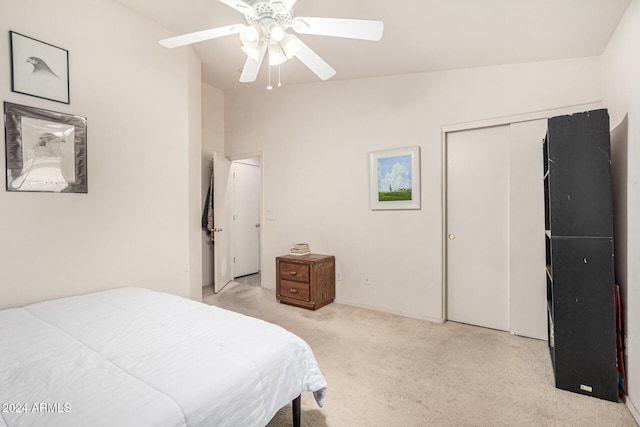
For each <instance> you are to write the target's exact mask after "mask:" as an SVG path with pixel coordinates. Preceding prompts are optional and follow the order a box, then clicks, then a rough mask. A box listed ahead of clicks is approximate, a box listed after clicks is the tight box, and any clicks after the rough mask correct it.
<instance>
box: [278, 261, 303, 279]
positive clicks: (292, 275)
mask: <svg viewBox="0 0 640 427" xmlns="http://www.w3.org/2000/svg"><path fill="white" fill-rule="evenodd" d="M280 278H281V279H282V280H293V281H296V282H305V283H309V266H308V265H306V264H289V263H286V262H281V263H280Z"/></svg>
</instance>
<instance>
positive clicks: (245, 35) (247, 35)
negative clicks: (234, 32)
mask: <svg viewBox="0 0 640 427" xmlns="http://www.w3.org/2000/svg"><path fill="white" fill-rule="evenodd" d="M261 39H262V27H261V26H260V25H258V24H254V25H248V26H246V27H245V28H244V29H243V30H242V31H241V32H240V40H241V41H242V44H243V45H244V46H247V45H249V46H251V45H257V44H259V42H260V40H261Z"/></svg>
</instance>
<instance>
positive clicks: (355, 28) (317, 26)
mask: <svg viewBox="0 0 640 427" xmlns="http://www.w3.org/2000/svg"><path fill="white" fill-rule="evenodd" d="M291 27H292V28H293V29H294V30H295V31H296V32H298V33H300V34H316V35H319V36H332V37H345V38H349V39H361V40H373V41H378V40H380V39H381V38H382V32H383V31H384V23H383V22H382V21H368V20H364V19H339V18H306V17H305V18H303V17H297V18H294V20H293V23H292V24H291Z"/></svg>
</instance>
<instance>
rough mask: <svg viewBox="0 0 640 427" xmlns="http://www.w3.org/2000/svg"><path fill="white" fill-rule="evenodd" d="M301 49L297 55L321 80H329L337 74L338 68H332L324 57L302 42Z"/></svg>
mask: <svg viewBox="0 0 640 427" xmlns="http://www.w3.org/2000/svg"><path fill="white" fill-rule="evenodd" d="M300 43H301V44H300V49H299V50H298V53H296V57H297V58H298V59H299V60H300V61H301V62H302V63H303V64H304V65H306V66H307V67H309V69H310V70H311V71H313V72H314V73H315V74H316V75H317V76H318V77H320V80H328V79H330V78H331V77H333V76H335V75H336V70H334V69H333V68H331V65H329V64H327V63H326V62H325V60H324V59H322V58H320V57H319V56H318V54H317V53H315V52H314V51H313V50H311V48H310V47H309V46H307V45H306V44H304V43H302V42H300Z"/></svg>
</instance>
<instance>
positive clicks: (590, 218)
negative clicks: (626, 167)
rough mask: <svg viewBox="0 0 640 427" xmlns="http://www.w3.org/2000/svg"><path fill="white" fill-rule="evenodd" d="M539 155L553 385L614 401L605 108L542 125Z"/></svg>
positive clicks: (612, 281) (610, 211)
mask: <svg viewBox="0 0 640 427" xmlns="http://www.w3.org/2000/svg"><path fill="white" fill-rule="evenodd" d="M543 151H544V195H545V200H544V204H545V228H546V233H545V234H546V260H547V305H548V332H549V350H550V353H551V360H552V363H553V371H554V375H555V381H556V387H558V388H561V389H564V390H569V391H572V392H575V393H581V394H585V395H589V396H594V397H599V398H601V399H606V400H611V401H617V400H618V382H619V377H618V370H617V363H616V362H617V356H616V321H615V319H616V313H615V288H614V285H615V279H614V263H613V261H614V260H613V248H614V245H613V204H612V196H611V192H612V190H611V163H610V141H609V115H608V113H607V110H605V109H602V110H596V111H589V112H585V113H579V114H573V115H569V116H560V117H553V118H551V119H549V123H548V130H547V135H546V138H545V140H544V144H543Z"/></svg>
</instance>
